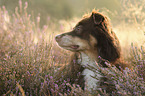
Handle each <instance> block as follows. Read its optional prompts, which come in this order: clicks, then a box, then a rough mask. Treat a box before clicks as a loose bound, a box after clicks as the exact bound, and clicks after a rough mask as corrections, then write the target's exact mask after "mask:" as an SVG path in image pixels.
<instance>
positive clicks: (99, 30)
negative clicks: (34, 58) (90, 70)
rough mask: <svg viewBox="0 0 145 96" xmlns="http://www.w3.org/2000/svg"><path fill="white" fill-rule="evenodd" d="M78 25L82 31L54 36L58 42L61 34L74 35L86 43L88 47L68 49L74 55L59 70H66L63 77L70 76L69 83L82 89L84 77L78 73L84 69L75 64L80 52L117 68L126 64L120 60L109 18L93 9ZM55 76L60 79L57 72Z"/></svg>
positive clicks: (119, 51)
mask: <svg viewBox="0 0 145 96" xmlns="http://www.w3.org/2000/svg"><path fill="white" fill-rule="evenodd" d="M79 25H81V27H82V29H81V30H83V32H80V33H79V32H76V30H73V31H71V32H68V33H64V34H61V35H59V36H56V41H57V42H60V40H59V39H61V38H62V37H63V36H66V35H68V36H70V38H76V37H75V36H77V38H80V39H81V40H83V43H86V44H88V48H86V49H84V47H83V48H82V49H77V48H76V49H75V50H74V49H68V50H71V51H73V52H74V55H73V57H72V60H71V62H70V64H68V65H67V66H65V67H64V68H62V69H61V70H60V71H61V72H63V71H64V70H67V72H65V71H64V73H63V79H66V78H70V82H71V84H78V85H80V86H81V87H82V89H84V86H85V85H84V82H85V81H84V79H83V78H84V77H83V75H81V74H79V73H81V72H82V71H83V70H84V68H83V67H82V66H81V65H80V64H77V63H78V62H77V60H78V58H80V57H81V56H80V52H84V53H86V54H91V55H89V56H90V58H93V59H94V60H96V61H97V62H98V56H100V57H101V58H103V59H105V60H107V61H109V62H110V63H111V64H112V65H115V66H116V67H117V68H119V66H121V67H122V69H124V68H125V67H126V64H124V63H123V62H122V58H121V49H120V44H119V40H118V38H117V36H116V35H115V33H114V32H113V31H112V28H111V27H110V22H109V19H108V18H107V17H106V16H104V15H103V14H101V13H99V12H96V11H93V12H92V15H91V16H89V17H85V18H83V19H82V20H81V21H80V22H79V23H78V24H77V25H76V28H77V26H79ZM91 36H93V37H94V38H95V39H92V38H91ZM77 41H78V42H81V41H79V39H78V40H77ZM60 43H61V42H60ZM62 45H63V43H62ZM60 46H61V44H60ZM89 46H90V47H89ZM62 47H63V46H62ZM72 47H77V46H72ZM66 49H67V48H66ZM101 64H102V66H103V67H107V65H105V64H104V63H101ZM56 77H57V79H60V78H61V75H60V74H59V73H58V74H57V76H56Z"/></svg>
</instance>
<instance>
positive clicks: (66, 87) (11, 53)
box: [0, 0, 145, 96]
mask: <svg viewBox="0 0 145 96" xmlns="http://www.w3.org/2000/svg"><path fill="white" fill-rule="evenodd" d="M27 7H28V3H27V2H26V3H25V6H24V7H23V6H22V2H21V0H19V7H16V9H15V13H13V14H9V12H8V11H7V10H6V8H5V7H4V6H3V7H2V8H0V95H1V96H9V95H10V96H50V95H52V96H67V95H70V96H73V95H76V96H91V95H94V96H100V95H103V96H109V94H108V93H107V92H106V89H103V88H100V89H98V90H93V92H89V91H88V90H87V89H85V90H82V89H81V88H80V87H79V86H78V85H75V84H73V85H70V84H69V79H68V80H67V81H65V80H62V79H60V80H58V81H55V79H54V76H55V73H56V72H57V71H58V70H59V69H60V67H61V66H63V65H65V64H66V62H68V59H67V57H70V55H69V54H70V53H68V52H66V51H64V50H62V49H60V48H59V49H58V47H56V44H55V43H54V40H53V37H54V35H55V34H57V33H58V30H61V31H64V30H65V29H63V27H64V25H61V24H60V25H59V24H57V26H56V25H55V24H54V23H53V22H50V21H48V24H47V25H44V26H43V27H42V28H40V20H41V18H40V16H37V18H36V19H34V21H33V20H32V19H31V18H32V16H31V15H30V14H28V12H27ZM70 28H71V27H70ZM54 31H55V33H54ZM131 56H132V57H131V61H130V62H128V64H129V65H131V66H132V68H130V69H129V68H126V69H125V70H123V71H120V70H118V69H117V68H116V67H115V66H114V67H111V66H110V64H109V62H107V61H105V62H106V64H107V65H108V66H109V68H102V67H99V70H100V72H101V73H102V74H103V75H105V76H106V78H108V79H109V81H111V82H109V83H110V84H113V86H115V89H116V90H115V91H114V92H113V93H111V95H114V96H131V95H133V96H142V95H145V92H144V90H145V82H144V80H145V50H144V47H143V46H142V47H141V48H139V47H135V46H133V45H132V46H131ZM96 64H97V63H96ZM98 66H100V65H99V63H98ZM88 68H90V69H91V70H93V71H95V70H96V69H95V68H92V67H91V66H88ZM66 71H67V70H66ZM62 76H63V74H62ZM92 78H95V77H92ZM96 79H97V78H96ZM58 82H61V83H58ZM104 83H107V82H104Z"/></svg>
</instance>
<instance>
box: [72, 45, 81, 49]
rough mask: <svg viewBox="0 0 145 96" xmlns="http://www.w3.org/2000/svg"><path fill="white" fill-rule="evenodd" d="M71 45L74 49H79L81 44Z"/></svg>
mask: <svg viewBox="0 0 145 96" xmlns="http://www.w3.org/2000/svg"><path fill="white" fill-rule="evenodd" d="M70 47H71V48H73V49H78V48H79V45H72V46H70Z"/></svg>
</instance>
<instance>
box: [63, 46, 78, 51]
mask: <svg viewBox="0 0 145 96" xmlns="http://www.w3.org/2000/svg"><path fill="white" fill-rule="evenodd" d="M61 47H63V48H65V49H67V50H77V49H79V45H70V46H61Z"/></svg>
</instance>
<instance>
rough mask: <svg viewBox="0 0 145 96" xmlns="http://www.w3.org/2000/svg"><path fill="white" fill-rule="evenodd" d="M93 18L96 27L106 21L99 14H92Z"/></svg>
mask: <svg viewBox="0 0 145 96" xmlns="http://www.w3.org/2000/svg"><path fill="white" fill-rule="evenodd" d="M91 17H92V20H93V22H94V24H96V25H99V24H101V23H102V22H103V21H104V20H105V18H104V16H103V15H101V14H99V13H97V12H92V15H91Z"/></svg>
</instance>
